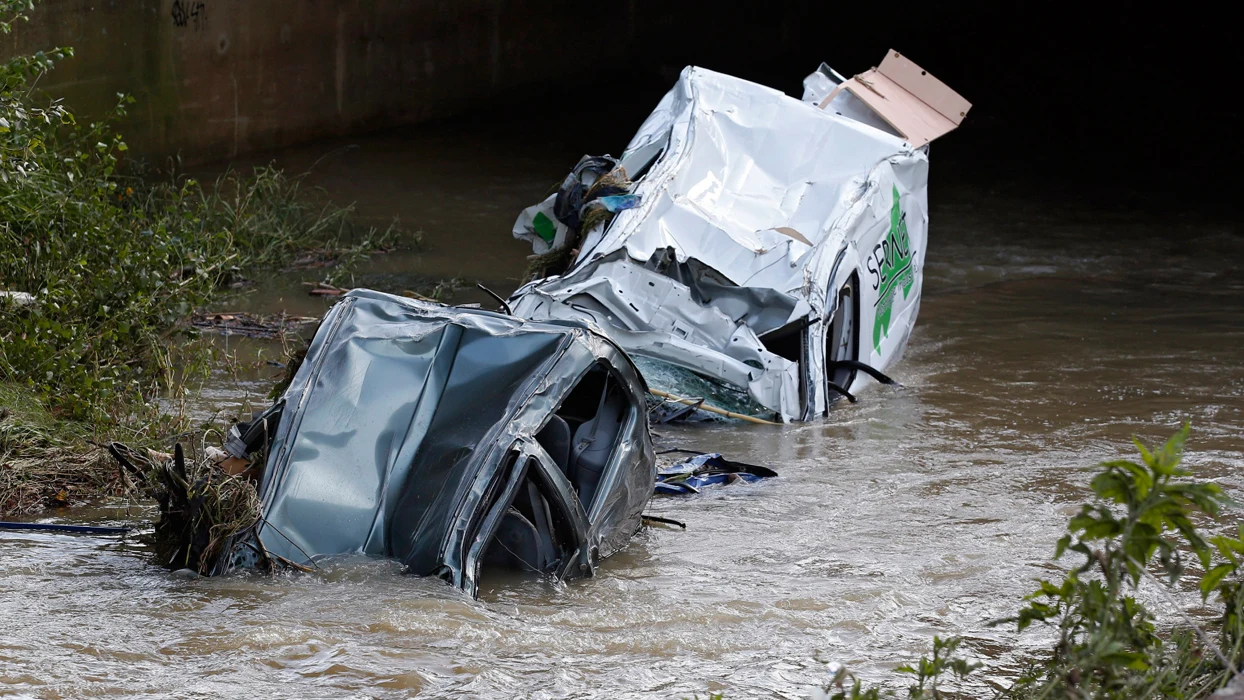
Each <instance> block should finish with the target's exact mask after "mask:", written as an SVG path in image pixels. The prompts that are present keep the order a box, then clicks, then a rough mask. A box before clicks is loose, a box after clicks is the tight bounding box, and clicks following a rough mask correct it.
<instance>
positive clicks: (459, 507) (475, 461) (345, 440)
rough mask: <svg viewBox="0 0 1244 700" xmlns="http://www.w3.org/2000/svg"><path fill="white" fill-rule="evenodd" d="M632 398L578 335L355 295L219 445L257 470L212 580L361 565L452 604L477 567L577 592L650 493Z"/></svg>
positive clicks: (632, 525)
mask: <svg viewBox="0 0 1244 700" xmlns="http://www.w3.org/2000/svg"><path fill="white" fill-rule="evenodd" d="M645 394H646V387H645V385H644V382H643V379H642V377H641V376H640V375H639V373H638V371H637V370H636V369H635V367H634V365H633V364H632V363H631V361H630V360H629V359H628V358H627V356H626V354H625V353H623V352H622V351H621V350H620V349H619V348H618V347H617V346H616V345H614V344H613V343H612V342H611V341H609V340H608V339H607V338H605V337H603V336H600V335H598V334H596V333H593V332H591V331H589V330H587V329H585V328H583V327H582V326H579V325H576V324H566V323H535V322H529V321H523V320H521V319H518V318H514V317H511V316H506V315H503V314H496V313H492V312H488V311H481V310H477V309H469V308H456V307H447V306H442V305H438V304H427V303H423V302H419V301H415V300H412V299H407V298H403V297H396V296H391V295H388V294H382V293H379V292H373V291H368V290H355V291H353V292H351V293H349V294H348V295H346V296H345V297H343V298H342V300H341V301H340V302H339V303H338V304H337V305H336V306H334V307H333V308H332V309H331V310H330V311H329V312H328V314H327V316H326V317H325V318H324V322H323V324H322V325H321V327H320V329H319V331H318V332H317V333H316V335H315V338H314V340H313V341H312V343H311V346H310V348H309V350H308V352H307V356H306V359H305V361H304V362H303V363H302V365H301V367H300V368H299V369H298V371H297V372H296V374H295V375H294V377H293V379H292V381H291V384H290V386H289V388H288V389H287V390H286V392H285V394H284V396H283V397H282V399H281V400H280V401H279V402H278V403H277V405H276V406H274V408H273V409H272V410H271V411H270V412H269V413H268V414H266V415H265V416H263V417H262V420H257V421H252V422H251V423H250V425H249V426H248V428H247V429H246V430H243V431H241V432H238V431H235V434H234V435H233V439H232V440H231V441H230V443H238V442H239V441H240V442H241V443H242V444H243V445H245V444H246V443H250V444H249V446H245V447H238V446H236V445H235V447H234V449H236V450H237V451H243V452H249V451H252V450H256V449H262V448H263V447H264V443H266V444H267V450H268V452H267V454H268V457H267V460H266V465H265V467H264V472H263V475H262V477H261V481H260V486H259V496H260V500H261V502H262V519H260V520H259V522H258V524H257V525H256V526H255V527H254V528H253V529H252V530H250V531H248V532H247V533H246V534H244V535H243V536H240V537H238V538H237V540H236V541H235V542H234V543H233V544H232V546H231V547H230V548H229V550H228V552H227V553H226V557H227V558H228V561H227V563H226V565H225V567H224V568H229V567H231V566H244V565H246V563H247V561H248V559H252V560H253V559H254V558H256V557H259V558H268V559H270V558H273V557H278V558H280V559H284V560H287V561H289V562H293V563H294V564H295V565H302V566H307V565H314V563H315V562H317V561H319V560H322V559H323V558H325V557H330V556H334V555H342V554H351V553H361V554H366V555H372V556H378V557H390V558H393V559H396V560H398V561H400V562H402V563H403V564H404V565H405V566H406V567H407V569H408V570H409V571H410V572H411V573H415V574H419V575H427V576H439V577H441V578H444V579H445V580H447V581H448V582H450V583H451V584H452V585H454V586H457V587H458V588H460V589H462V590H463V591H465V592H466V593H468V594H470V595H475V594H476V592H477V588H478V585H479V581H480V577H481V571H484V572H485V575H486V572H487V570H488V569H489V567H504V568H510V569H519V570H525V571H534V572H540V573H542V574H546V575H548V576H551V577H555V578H557V579H567V578H576V577H582V576H590V575H592V574H593V572H594V570H595V566H596V563H597V562H598V561H599V560H600V559H601V558H603V557H607V556H609V555H610V554H612V553H613V552H615V551H616V550H618V549H619V548H621V547H622V546H623V545H625V544H626V542H627V541H628V540H629V539H630V537H631V536H632V535H633V534H634V533H635V531H636V530H637V529H638V527H639V525H640V522H641V510H642V509H643V507H644V506H645V504H647V502H648V499H649V498H650V496H651V495H652V492H653V482H654V479H655V466H654V464H655V461H654V455H653V448H652V442H651V438H650V436H649V433H648V425H647V420H646V416H645ZM264 426H272V427H273V428H274V430H272V431H271V434H270V435H267V434H265V431H264V430H262V429H259V428H263V427H264ZM257 427H258V428H257ZM228 446H229V445H227V447H228Z"/></svg>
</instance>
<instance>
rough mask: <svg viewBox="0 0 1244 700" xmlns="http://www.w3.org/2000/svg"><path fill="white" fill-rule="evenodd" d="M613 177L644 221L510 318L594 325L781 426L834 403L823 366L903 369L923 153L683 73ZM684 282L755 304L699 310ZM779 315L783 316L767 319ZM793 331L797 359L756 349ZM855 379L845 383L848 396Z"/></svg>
mask: <svg viewBox="0 0 1244 700" xmlns="http://www.w3.org/2000/svg"><path fill="white" fill-rule="evenodd" d="M831 73H832V71H831ZM838 77H840V76H838ZM831 82H833V78H832V77H831V76H830V74H829V73H822V74H821V77H818V78H815V79H813V77H812V76H810V79H809V83H810V85H809V90H810V91H817V90H820V89H824V88H825V87H826V86H827V85H828V84H829V83H831ZM822 83H823V84H822ZM830 89H832V87H831V88H830ZM621 162H622V164H623V166H624V167H626V168H627V172H628V174H630V175H631V177H632V179H633V180H635V182H636V184H635V189H634V193H635V194H638V195H640V198H641V202H642V203H641V204H640V206H638V207H636V208H635V209H631V210H628V211H623V212H621V213H619V214H618V215H617V216H616V218H614V219H613V220H612V222H610V223H608V224H607V225H606V226H601V227H598V228H597V229H595V230H593V231H590V232H586V233H585V238H584V242H583V245H582V248H581V250H580V253H579V255H578V256H577V258H576V260H575V263H574V265H573V266H572V267H571V268H570V270H568V271H567V272H566V274H564V275H562V276H560V277H552V278H547V279H543V280H537V281H535V282H532V283H530V284H528V285H525V286H524V287H522V288H520V289H519V290H517V291H516V292H515V293H514V295H513V297H512V298H511V300H510V306H511V307H512V308H513V309H514V311H515V313H516V314H517V315H520V316H523V317H526V318H531V319H536V320H545V319H566V320H570V319H574V320H579V321H582V322H584V323H588V324H590V325H592V326H594V327H596V328H598V329H599V330H600V331H601V332H603V333H606V334H608V335H609V336H610V337H611V338H613V339H614V340H615V341H616V342H618V344H619V345H621V346H622V347H623V348H625V349H626V350H627V351H628V352H632V353H637V354H640V355H645V356H648V357H652V358H654V359H658V360H662V361H666V362H669V363H671V364H674V365H677V366H681V367H684V368H686V369H688V370H691V371H694V372H696V373H698V374H701V375H704V376H708V377H712V378H715V379H717V380H720V381H723V382H726V383H728V384H731V385H734V386H736V387H739V388H740V389H742V390H745V391H747V392H748V393H749V394H750V395H751V397H752V398H753V399H754V400H755V401H756V402H757V403H759V404H760V405H762V406H764V407H766V408H768V409H771V410H773V411H774V412H776V413H777V414H779V415H780V416H781V417H782V418H784V419H786V420H798V419H804V420H806V419H809V418H811V417H812V416H814V415H818V414H820V413H823V412H824V411H825V410H827V408H828V405H829V404H830V402H832V400H833V399H834V398H835V396H836V395H835V394H833V393H831V392H829V391H828V390H827V387H826V385H825V382H826V381H827V377H828V376H829V375H828V374H827V369H826V352H827V351H829V352H830V353H831V354H830V358H831V359H835V358H837V359H856V360H860V361H863V362H866V363H868V364H870V365H872V366H874V367H877V368H878V369H884V368H885V367H886V366H888V365H890V364H892V363H893V362H895V361H896V360H897V359H899V358H900V357H901V355H902V352H903V349H904V347H905V345H906V341H907V337H908V335H909V333H910V331H911V327H912V324H913V323H914V322H915V316H916V312H917V309H918V308H919V296H920V283H921V279H922V271H923V270H922V268H923V263H924V253H925V245H926V240H927V224H928V215H927V210H928V208H927V199H926V198H927V180H928V175H927V174H928V154H927V149H913V148H911V147H910V145H909V144H907V143H905V142H904V141H903V139H902V138H901V137H899V136H896V135H894V134H893V133H892V132H887V131H885V130H882V129H880V128H877V127H875V126H873V125H870V124H868V123H864V122H861V121H857V120H856V119H852V118H851V117H850V116H847V115H844V114H838V113H835V112H834V111H832V110H823V109H819V108H818V107H817V106H815V105H813V104H809V103H805V102H801V101H800V100H797V99H795V98H793V97H789V96H787V95H785V94H783V93H781V92H778V91H776V90H773V89H770V88H767V87H764V86H761V85H757V84H754V83H750V82H748V81H745V80H740V79H738V78H733V77H730V76H727V75H723V74H720V73H715V72H713V71H709V70H705V69H702V68H695V67H688V68H686V69H685V70H684V71H683V72H682V75H681V77H680V79H679V81H678V83H677V85H675V86H674V88H673V89H672V90H671V91H670V92H669V93H668V94H666V96H665V97H664V98H663V99H662V100H661V102H660V104H659V105H658V106H657V108H656V110H654V111H653V113H652V114H651V115H650V116H649V117H648V119H647V120H646V121H645V122H644V123H643V125H642V126H641V127H640V129H639V131H638V133H636V135H635V137H634V138H633V139H632V140H631V143H630V144H629V145H628V146H627V149H626V151H625V152H624V154H623V156H622V158H621ZM671 254H672V256H671ZM663 258H669V259H668V260H664V259H663ZM695 266H698V268H699V271H698V273H697V272H696V271H694V270H692V271H691V275H690V276H691V277H693V278H696V279H709V278H712V279H716V280H717V282H718V283H719V286H720V287H729V286H734V287H736V288H738V289H739V290H747V292H746V293H744V294H735V295H734V296H735V298H736V299H738V298H742V297H746V296H749V295H750V296H751V297H752V298H753V299H760V298H765V299H766V302H765V303H753V304H750V305H746V304H745V305H744V307H743V308H737V307H736V308H733V309H725V308H722V305H721V304H720V303H718V301H717V299H718V297H716V296H714V297H712V298H711V299H708V300H706V299H705V297H704V296H703V295H701V294H698V293H697V290H696V289H695V284H694V283H692V284H688V283H687V277H688V274H687V273H688V268H689V267H695ZM658 278H663V279H665V280H670V279H674V278H681V280H682V281H677V280H676V281H675V284H673V285H670V284H665V283H663V282H662V280H661V279H658ZM852 280H854V282H853V284H854V285H855V287H858V291H855V292H853V296H852V297H851V298H852V300H853V303H858V304H859V308H860V311H859V314H858V318H857V319H855V321H854V323H855V326H856V328H857V329H858V330H857V333H858V343H857V345H858V347H857V348H853V349H852V350H851V352H852V353H853V356H852V357H849V358H845V357H837V356H836V355H835V354H834V352H835V350H834V349H833V348H827V347H826V333H827V331H828V330H829V328H830V326H831V322H832V319H833V317H834V314H835V312H836V311H837V304H838V300H839V298H840V296H841V295H840V292H841V290H842V289H843V287H844V285H847V284H849V283H852ZM896 292H897V294H896ZM777 298H781V299H783V300H784V302H783V303H781V304H774V303H773V302H774V300H775V299H777ZM857 299H858V302H857V301H855V300H857ZM775 307H776V308H783V309H788V310H789V315H788V316H787V317H786V318H781V319H778V318H774V314H773V313H772V309H773V308H775ZM800 320H802V322H803V323H804V324H806V326H807V328H806V332H804V333H803V335H802V340H801V347H800V351H799V354H798V356H797V357H789V355H791V354H792V353H790V352H789V351H788V352H786V355H788V356H785V357H784V356H780V355H778V354H775V353H773V352H770V351H769V349H767V348H766V346H765V343H764V342H763V341H762V340H761V337H763V336H764V335H765V334H766V333H770V332H772V331H774V330H776V329H778V328H781V327H782V326H784V325H786V324H792V323H797V322H800ZM862 381H863V379H862V377H860V376H858V375H856V374H854V373H852V374H851V376H850V378H849V381H848V383H849V384H852V385H854V384H856V383H858V382H862ZM845 388H847V389H851V386H847V387H845Z"/></svg>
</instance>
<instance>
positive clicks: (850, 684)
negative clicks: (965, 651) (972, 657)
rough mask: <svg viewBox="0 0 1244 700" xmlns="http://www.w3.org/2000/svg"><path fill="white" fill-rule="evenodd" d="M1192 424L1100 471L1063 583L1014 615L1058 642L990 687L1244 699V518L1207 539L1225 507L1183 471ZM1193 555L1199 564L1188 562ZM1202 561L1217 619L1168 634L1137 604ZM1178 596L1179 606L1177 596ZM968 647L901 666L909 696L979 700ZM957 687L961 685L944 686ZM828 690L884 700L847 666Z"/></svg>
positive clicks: (1043, 587)
mask: <svg viewBox="0 0 1244 700" xmlns="http://www.w3.org/2000/svg"><path fill="white" fill-rule="evenodd" d="M1187 437H1188V426H1186V425H1185V426H1184V427H1183V428H1182V429H1181V430H1180V431H1179V432H1178V433H1176V434H1175V435H1174V436H1173V437H1172V438H1171V439H1170V440H1168V441H1167V442H1166V443H1165V444H1164V445H1162V446H1161V447H1160V448H1158V449H1155V450H1149V449H1146V448H1145V447H1144V446H1143V445H1141V444H1140V442H1137V443H1136V446H1137V448H1138V449H1139V451H1140V456H1141V460H1140V462H1132V461H1127V460H1116V461H1111V462H1105V463H1104V464H1102V465H1101V471H1100V472H1098V474H1097V475H1096V476H1095V477H1094V478H1093V480H1092V488H1093V493H1094V495H1095V496H1096V499H1095V501H1094V502H1092V503H1086V504H1084V505H1083V506H1082V507H1081V509H1080V512H1079V513H1077V514H1076V515H1075V516H1073V517H1072V518H1071V520H1070V522H1069V523H1068V525H1067V531H1068V532H1067V534H1066V535H1065V536H1063V537H1062V538H1061V539H1060V540H1059V541H1058V544H1057V547H1056V549H1055V553H1054V558H1055V559H1059V558H1061V557H1063V556H1064V555H1068V554H1071V555H1078V557H1079V559H1080V560H1079V561H1078V562H1077V563H1076V564H1075V565H1074V566H1073V568H1072V569H1071V570H1070V571H1069V572H1068V573H1067V574H1066V575H1065V576H1064V577H1063V578H1062V579H1061V580H1058V581H1040V582H1039V587H1038V588H1037V590H1036V591H1034V592H1033V593H1032V594H1031V595H1029V596H1028V597H1027V598H1025V605H1024V607H1022V608H1020V610H1019V612H1018V613H1017V614H1016V615H1015V616H1014V617H1012V618H1008V619H1005V620H999V621H996V622H995V623H994V624H1006V623H1012V624H1015V625H1016V626H1017V628H1018V630H1019V631H1020V632H1023V631H1024V630H1026V629H1028V628H1029V627H1031V626H1032V625H1034V624H1041V625H1045V626H1048V627H1049V628H1052V629H1053V630H1055V631H1056V632H1057V635H1058V637H1057V641H1056V642H1055V644H1054V647H1053V648H1052V649H1051V650H1050V652H1049V653H1048V654H1046V655H1045V656H1044V657H1041V658H1036V659H1034V660H1033V661H1032V663H1031V665H1030V667H1029V669H1028V670H1027V672H1025V673H1024V674H1023V675H1022V676H1021V677H1020V678H1018V679H1017V680H1016V681H1015V683H1014V684H1013V685H1011V686H1010V687H1008V688H1004V689H999V690H997V691H996V692H995V693H991V694H989V695H992V696H993V697H997V698H1005V699H1008V700H1035V699H1050V700H1054V699H1057V700H1088V699H1093V700H1131V699H1133V698H1169V699H1170V700H1177V699H1178V700H1185V699H1192V698H1210V697H1214V698H1222V699H1223V700H1229V699H1235V700H1241V699H1244V669H1242V668H1241V665H1242V662H1244V655H1242V651H1244V576H1242V574H1244V571H1241V564H1244V525H1237V527H1236V529H1235V532H1233V533H1230V534H1223V535H1218V536H1214V537H1208V538H1207V537H1205V536H1204V535H1202V534H1201V532H1200V531H1198V529H1197V528H1196V526H1195V525H1194V519H1196V518H1198V517H1202V518H1203V517H1210V518H1213V517H1216V516H1218V515H1219V513H1220V512H1221V511H1222V509H1223V508H1224V507H1226V506H1227V505H1228V502H1229V501H1228V499H1227V497H1226V495H1225V494H1224V493H1223V491H1222V489H1221V488H1220V487H1219V486H1218V485H1217V484H1214V483H1209V482H1200V481H1193V480H1189V479H1188V478H1187V477H1190V476H1192V473H1191V472H1190V471H1188V470H1187V469H1184V468H1182V467H1181V466H1180V463H1181V461H1182V459H1183V448H1184V441H1185V440H1186V439H1187ZM1189 557H1191V561H1189ZM1192 562H1195V563H1196V564H1197V565H1199V568H1200V573H1199V575H1198V576H1197V577H1196V582H1197V586H1198V588H1199V590H1200V592H1201V596H1202V599H1203V601H1206V602H1208V600H1209V598H1210V597H1215V598H1216V599H1217V601H1218V603H1219V605H1221V608H1220V609H1219V611H1218V615H1217V619H1216V620H1214V621H1213V623H1212V624H1209V625H1204V626H1203V625H1202V624H1198V623H1197V622H1196V621H1194V620H1192V619H1191V618H1189V617H1186V616H1185V617H1183V618H1182V619H1181V620H1180V621H1179V623H1176V624H1175V625H1173V626H1168V627H1167V628H1166V629H1168V630H1169V631H1166V632H1164V631H1163V630H1162V628H1160V627H1159V624H1158V621H1157V619H1156V617H1155V616H1154V615H1153V613H1152V612H1151V611H1150V610H1149V609H1148V608H1147V607H1146V606H1145V605H1144V604H1143V603H1142V602H1141V601H1139V600H1138V599H1137V597H1136V593H1137V591H1138V590H1139V589H1140V586H1141V582H1142V580H1143V581H1147V582H1148V583H1149V584H1150V585H1152V586H1154V587H1155V588H1156V590H1158V591H1159V592H1160V593H1162V594H1163V595H1167V596H1169V593H1167V592H1166V591H1167V588H1171V589H1174V587H1175V586H1177V585H1178V584H1179V583H1180V581H1182V580H1184V577H1185V575H1186V574H1187V572H1188V564H1190V563H1192ZM1172 602H1173V601H1172ZM961 642H962V640H961V639H958V638H952V639H949V640H942V639H939V638H934V641H933V656H932V658H929V657H925V658H921V659H920V662H919V664H918V665H917V666H915V667H903V668H900V669H899V670H900V671H904V672H908V673H912V674H915V675H916V682H915V683H914V684H913V685H912V686H911V687H910V688H909V691H908V697H911V698H923V699H925V700H937V699H941V698H952V697H953V698H961V697H980V695H973V694H968V693H965V692H963V690H962V687H963V679H964V678H965V677H967V676H968V674H970V673H971V672H973V671H974V670H976V668H977V667H978V665H977V664H973V663H969V662H967V661H966V660H964V659H962V658H959V657H957V656H956V654H955V652H956V650H957V648H958V646H959V645H960V643H961ZM948 682H949V685H952V686H955V687H958V688H960V690H959V691H958V692H952V691H950V690H947V689H946V686H947V684H948ZM819 697H823V698H827V699H831V700H879V699H880V698H883V697H893V696H892V695H885V694H883V693H882V692H881V691H880V690H878V689H876V688H865V687H864V686H863V684H862V683H861V682H860V681H859V680H858V679H856V678H855V677H854V676H852V675H851V674H850V673H849V672H848V671H846V670H845V669H838V670H837V673H836V676H835V678H834V681H833V683H832V684H831V685H830V686H829V687H827V688H825V689H823V690H822V691H821V695H820V696H819Z"/></svg>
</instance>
